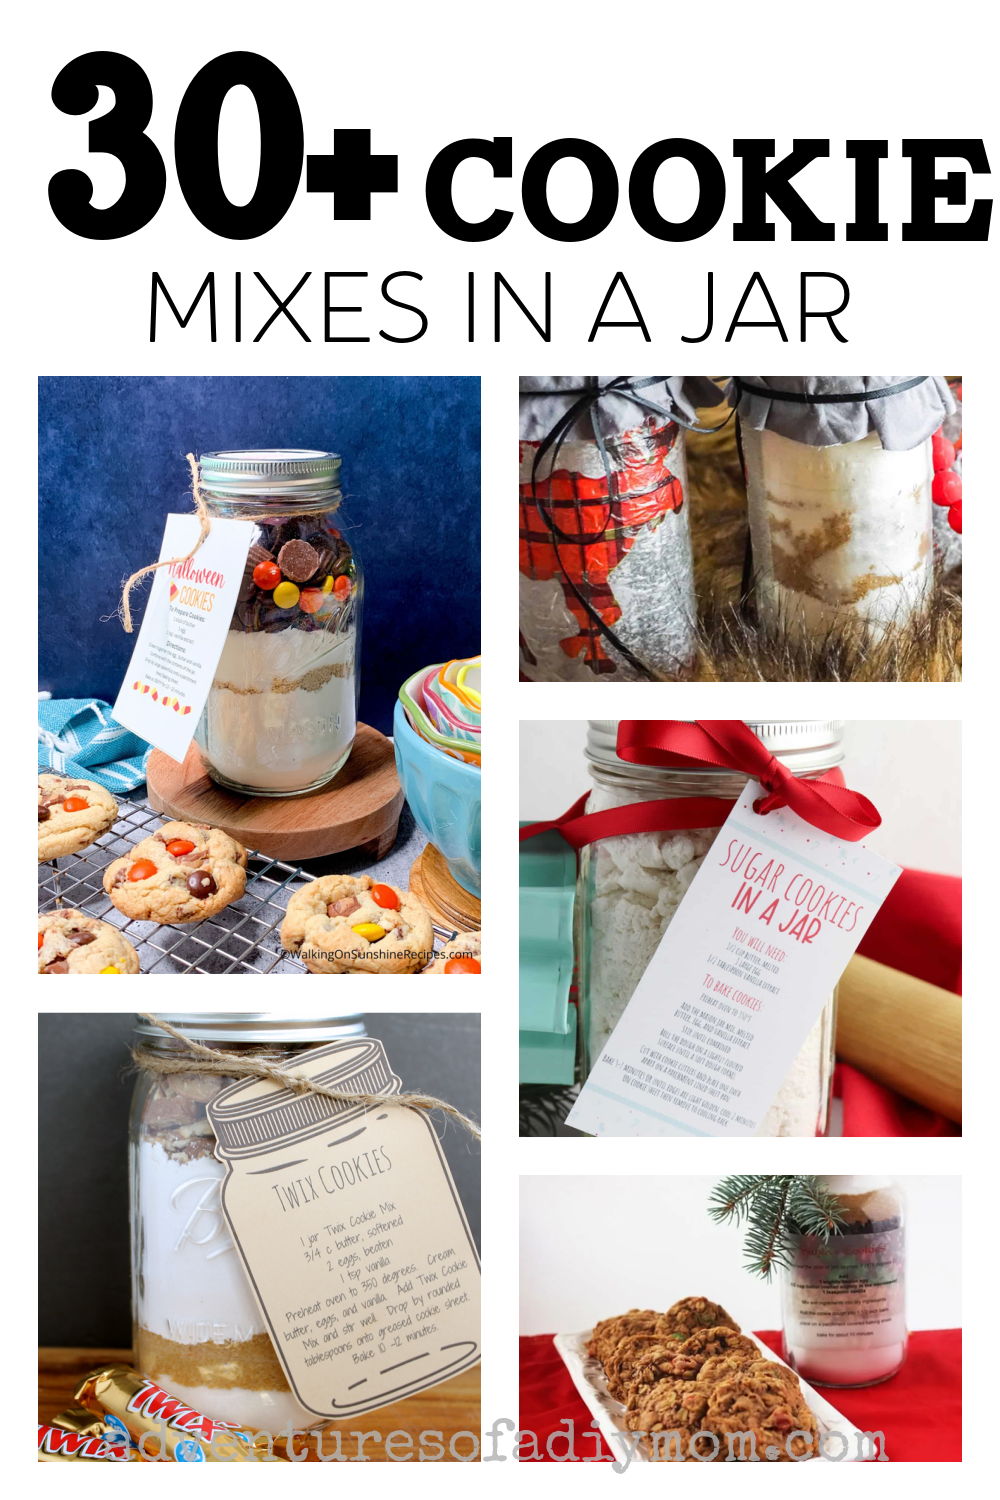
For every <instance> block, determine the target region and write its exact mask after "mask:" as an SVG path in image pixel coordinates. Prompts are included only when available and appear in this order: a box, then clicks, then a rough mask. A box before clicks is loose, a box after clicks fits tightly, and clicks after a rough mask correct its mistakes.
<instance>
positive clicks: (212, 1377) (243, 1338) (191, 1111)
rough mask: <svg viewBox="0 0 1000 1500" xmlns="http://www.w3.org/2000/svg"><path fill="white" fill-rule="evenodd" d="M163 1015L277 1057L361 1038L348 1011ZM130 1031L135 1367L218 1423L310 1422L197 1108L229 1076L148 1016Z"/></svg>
mask: <svg viewBox="0 0 1000 1500" xmlns="http://www.w3.org/2000/svg"><path fill="white" fill-rule="evenodd" d="M163 1019H164V1020H165V1021H167V1022H169V1023H170V1024H171V1025H173V1026H174V1027H175V1028H176V1029H178V1030H179V1031H182V1032H183V1033H184V1035H185V1036H188V1037H190V1038H191V1039H192V1040H194V1041H197V1042H201V1043H204V1044H206V1045H207V1046H209V1047H213V1048H216V1049H219V1050H221V1051H225V1052H232V1053H236V1054H238V1055H239V1056H252V1057H257V1058H262V1059H264V1060H266V1061H268V1062H273V1063H277V1064H279V1065H285V1064H287V1062H288V1060H289V1059H294V1058H295V1056H296V1055H297V1054H298V1053H300V1052H304V1051H306V1050H307V1049H308V1048H310V1047H316V1046H320V1045H322V1044H323V1043H327V1042H332V1041H336V1040H339V1039H340V1038H343V1037H352V1036H364V1035H365V1025H364V1021H363V1019H362V1017H361V1016H359V1015H343V1016H336V1017H329V1016H311V1015H299V1016H290V1017H286V1016H278V1015H275V1014H271V1013H267V1012H252V1013H251V1012H227V1013H221V1012H220V1013H217V1014H212V1013H204V1012H201V1013H198V1014H197V1015H192V1014H174V1013H165V1014H164V1015H163ZM136 1036H137V1042H136V1048H135V1057H136V1062H137V1066H138V1080H137V1082H136V1086H135V1092H134V1095H133V1100H132V1113H131V1121H130V1131H129V1159H130V1160H129V1182H130V1195H131V1218H132V1323H133V1343H134V1360H135V1365H136V1368H137V1369H138V1370H139V1371H140V1373H141V1374H142V1375H145V1376H147V1377H148V1378H149V1379H150V1380H153V1381H155V1382H156V1384H157V1385H159V1386H162V1387H163V1388H164V1389H165V1390H167V1391H169V1392H170V1394H171V1395H173V1396H177V1397H179V1398H180V1399H181V1400H182V1401H185V1402H187V1403H188V1405H190V1406H192V1407H194V1408H195V1410H197V1411H203V1412H205V1413H207V1414H208V1415H209V1416H212V1417H214V1418H216V1419H217V1420H219V1421H223V1422H236V1423H240V1424H246V1425H247V1426H248V1427H252V1429H253V1430H254V1431H255V1432H256V1431H267V1432H271V1433H272V1434H275V1433H279V1432H281V1431H282V1430H283V1429H284V1428H285V1427H287V1425H288V1423H289V1421H291V1422H292V1423H293V1425H294V1426H295V1427H297V1428H299V1429H302V1430H307V1429H309V1428H312V1427H315V1426H316V1425H317V1423H318V1419H317V1417H316V1416H315V1414H314V1413H312V1412H309V1411H307V1410H306V1409H305V1408H304V1407H302V1406H300V1405H299V1403H298V1401H297V1400H296V1399H295V1397H294V1395H293V1393H292V1391H291V1389H290V1388H289V1385H288V1382H287V1380H286V1379H285V1375H284V1371H283V1370H282V1367H281V1364H280V1362H279V1360H278V1357H277V1355H276V1354H275V1352H274V1348H273V1346H272V1343H271V1339H270V1336H269V1334H268V1331H267V1326H266V1324H265V1322H264V1318H263V1315H262V1313H261V1311H260V1308H259V1307H258V1305H257V1301H256V1299H255V1297H254V1294H253V1292H252V1290H251V1287H250V1283H249V1281H248V1279H247V1276H246V1273H245V1271H244V1269H243V1263H242V1261H241V1259H240V1256H239V1253H238V1252H237V1250H236V1248H235V1246H234V1245H233V1242H232V1240H231V1238H230V1235H229V1230H228V1228H227V1225H226V1221H225V1218H224V1216H223V1212H222V1206H221V1201H220V1190H221V1186H222V1182H223V1179H224V1178H225V1176H226V1168H225V1166H224V1165H223V1163H222V1162H221V1161H219V1160H218V1159H217V1158H216V1155H215V1146H216V1138H215V1135H214V1133H213V1130H212V1127H211V1124H210V1123H209V1120H208V1118H207V1114H206V1106H207V1104H208V1103H209V1102H210V1101H211V1100H212V1099H214V1098H215V1097H216V1095H217V1094H219V1093H220V1092H221V1091H222V1089H223V1088H225V1087H226V1085H227V1084H229V1083H232V1082H233V1081H234V1079H233V1078H231V1077H227V1076H226V1075H225V1073H222V1072H219V1073H216V1072H213V1071H211V1070H210V1069H211V1059H209V1060H208V1063H207V1064H206V1062H205V1060H203V1059H199V1058H198V1057H196V1056H195V1055H194V1054H192V1053H191V1052H190V1051H189V1050H188V1049H187V1048H186V1047H185V1046H184V1044H183V1043H182V1042H180V1041H177V1040H176V1039H175V1038H173V1037H171V1036H168V1035H166V1034H165V1033H164V1032H162V1031H160V1030H159V1029H158V1028H157V1027H155V1026H153V1025H152V1024H151V1023H150V1022H148V1021H145V1020H142V1019H140V1021H139V1022H138V1025H137V1027H136ZM206 1066H207V1068H208V1069H209V1070H208V1071H206ZM344 1086H345V1087H350V1083H349V1082H348V1083H346V1084H345V1085H344Z"/></svg>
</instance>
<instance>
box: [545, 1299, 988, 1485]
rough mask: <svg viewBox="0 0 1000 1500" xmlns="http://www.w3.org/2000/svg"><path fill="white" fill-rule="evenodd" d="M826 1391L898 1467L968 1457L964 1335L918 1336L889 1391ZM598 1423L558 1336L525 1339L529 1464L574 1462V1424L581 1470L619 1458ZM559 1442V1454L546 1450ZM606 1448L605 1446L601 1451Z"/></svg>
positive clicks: (767, 1335) (772, 1336) (772, 1337)
mask: <svg viewBox="0 0 1000 1500" xmlns="http://www.w3.org/2000/svg"><path fill="white" fill-rule="evenodd" d="M758 1338H761V1339H763V1341H764V1343H765V1344H767V1346H768V1348H770V1349H772V1350H774V1352H775V1353H777V1352H778V1351H779V1350H780V1348H781V1335H780V1333H777V1332H774V1331H771V1330H767V1331H765V1332H763V1333H760V1334H758ZM821 1389H822V1393H823V1395H824V1396H825V1397H826V1398H827V1400H828V1401H829V1402H830V1404H831V1405H832V1406H835V1407H836V1408H837V1410H838V1411H839V1412H841V1413H842V1414H843V1415H844V1416H845V1417H846V1418H847V1419H848V1421H850V1422H853V1423H854V1425H855V1427H859V1428H860V1429H861V1431H862V1432H881V1433H883V1434H884V1436H885V1445H884V1451H885V1453H886V1455H887V1457H888V1458H889V1460H890V1461H892V1460H895V1461H896V1462H897V1463H901V1462H914V1461H921V1462H924V1463H958V1462H960V1460H961V1457H962V1332H961V1329H959V1328H945V1329H940V1330H935V1331H933V1332H920V1333H911V1334H910V1349H909V1355H908V1357H907V1360H906V1364H905V1365H904V1366H903V1368H902V1369H901V1370H900V1372H899V1374H898V1375H894V1376H893V1377H892V1379H891V1380H887V1381H884V1382H883V1384H882V1385H872V1386H868V1387H866V1388H865V1389H864V1390H858V1391H838V1390H831V1389H824V1388H821ZM591 1421H592V1418H591V1415H590V1412H589V1411H588V1410H587V1408H586V1406H584V1404H583V1401H582V1400H581V1399H580V1396H579V1395H578V1394H577V1390H576V1387H575V1386H574V1384H573V1382H572V1380H571V1379H570V1375H569V1371H568V1370H567V1368H566V1366H565V1365H564V1364H563V1362H562V1360H561V1359H560V1357H559V1355H558V1354H557V1353H556V1350H555V1346H554V1344H553V1343H552V1336H551V1334H547V1333H544V1334H538V1335H536V1336H535V1337H533V1338H523V1339H521V1414H520V1428H521V1432H522V1433H534V1436H535V1442H534V1443H532V1442H531V1441H530V1439H527V1438H522V1440H521V1444H520V1449H519V1452H520V1454H521V1456H522V1458H523V1459H526V1460H527V1459H540V1460H541V1461H542V1462H543V1463H549V1462H555V1461H558V1460H559V1459H565V1458H566V1457H567V1456H568V1445H569V1436H568V1434H569V1428H568V1427H567V1425H566V1424H567V1423H568V1422H572V1424H573V1429H572V1431H573V1450H574V1453H573V1456H574V1457H575V1459H576V1461H577V1462H580V1461H581V1460H583V1459H584V1458H590V1459H593V1458H594V1457H595V1456H596V1455H597V1453H598V1451H600V1453H601V1455H602V1456H603V1457H604V1458H605V1459H606V1460H607V1459H611V1458H612V1457H616V1458H617V1457H620V1455H618V1454H615V1455H612V1453H611V1450H610V1448H609V1447H608V1445H607V1443H605V1442H604V1439H603V1438H601V1437H600V1435H599V1433H598V1432H597V1429H596V1428H594V1427H592V1426H591ZM550 1437H551V1438H552V1453H551V1454H550V1453H549V1452H548V1451H547V1450H546V1443H547V1441H548V1439H549V1438H550ZM598 1444H599V1445H600V1447H599V1449H598Z"/></svg>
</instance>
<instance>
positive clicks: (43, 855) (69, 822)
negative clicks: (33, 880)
mask: <svg viewBox="0 0 1000 1500" xmlns="http://www.w3.org/2000/svg"><path fill="white" fill-rule="evenodd" d="M67 802H69V807H67V806H66V803H67ZM78 804H79V805H78ZM117 817H118V803H117V802H116V801H115V799H114V797H112V795H111V793H110V792H107V791H105V789H104V787H102V786H98V785H97V782H96V781H82V780H81V779H80V777H79V776H57V775H56V774H55V773H54V772H51V771H40V772H39V774H38V863H39V864H41V863H42V861H43V860H46V859H59V858H60V857H61V856H62V855H64V854H76V853H77V852H78V850H80V849H86V847H87V845H88V844H92V843H93V842H94V840H95V839H99V838H100V836H101V834H102V833H107V831H108V829H109V828H110V827H111V825H112V823H114V821H115V819H116V818H117Z"/></svg>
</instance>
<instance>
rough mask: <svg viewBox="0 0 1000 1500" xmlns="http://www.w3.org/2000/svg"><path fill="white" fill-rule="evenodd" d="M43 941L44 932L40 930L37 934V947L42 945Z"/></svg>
mask: <svg viewBox="0 0 1000 1500" xmlns="http://www.w3.org/2000/svg"><path fill="white" fill-rule="evenodd" d="M44 942H45V934H44V933H43V932H40V933H39V934H38V946H39V948H40V947H41V946H42V944H43V943H44Z"/></svg>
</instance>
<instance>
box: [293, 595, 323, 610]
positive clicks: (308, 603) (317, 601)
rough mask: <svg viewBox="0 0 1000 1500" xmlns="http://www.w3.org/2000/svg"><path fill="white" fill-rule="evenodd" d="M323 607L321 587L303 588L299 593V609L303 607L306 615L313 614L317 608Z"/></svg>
mask: <svg viewBox="0 0 1000 1500" xmlns="http://www.w3.org/2000/svg"><path fill="white" fill-rule="evenodd" d="M322 607H323V590H322V589H303V590H302V592H301V594H300V595H299V609H304V610H305V612H306V614H307V615H314V614H315V613H316V611H317V610H318V609H321V608H322Z"/></svg>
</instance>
